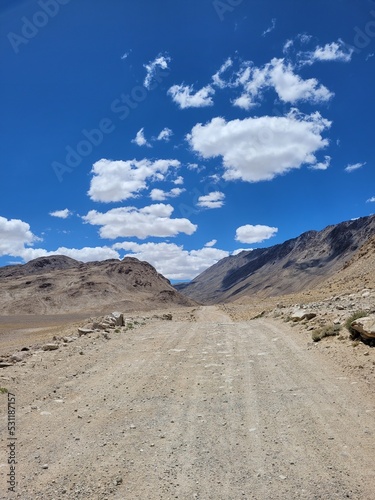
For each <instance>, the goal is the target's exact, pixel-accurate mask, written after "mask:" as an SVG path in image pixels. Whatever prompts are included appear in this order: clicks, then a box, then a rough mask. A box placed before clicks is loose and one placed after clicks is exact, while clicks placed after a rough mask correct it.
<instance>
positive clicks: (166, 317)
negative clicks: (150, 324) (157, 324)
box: [162, 313, 172, 321]
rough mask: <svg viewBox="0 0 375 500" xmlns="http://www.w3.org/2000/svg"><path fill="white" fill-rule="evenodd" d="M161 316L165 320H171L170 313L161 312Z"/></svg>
mask: <svg viewBox="0 0 375 500" xmlns="http://www.w3.org/2000/svg"><path fill="white" fill-rule="evenodd" d="M162 318H163V319H165V320H167V321H171V320H172V314H171V313H167V314H163V316H162Z"/></svg>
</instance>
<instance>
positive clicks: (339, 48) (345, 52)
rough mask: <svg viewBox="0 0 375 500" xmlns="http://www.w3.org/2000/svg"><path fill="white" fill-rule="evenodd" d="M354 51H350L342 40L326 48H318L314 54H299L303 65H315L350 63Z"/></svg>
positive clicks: (325, 46)
mask: <svg viewBox="0 0 375 500" xmlns="http://www.w3.org/2000/svg"><path fill="white" fill-rule="evenodd" d="M352 55H353V49H348V48H347V47H346V46H345V44H344V42H343V41H342V40H340V39H339V40H338V41H337V42H332V43H327V44H326V45H324V47H320V46H318V47H316V48H315V50H314V51H312V52H302V53H300V54H299V58H300V59H301V61H300V62H301V64H308V65H311V64H314V63H315V62H317V61H339V62H350V61H351V59H352Z"/></svg>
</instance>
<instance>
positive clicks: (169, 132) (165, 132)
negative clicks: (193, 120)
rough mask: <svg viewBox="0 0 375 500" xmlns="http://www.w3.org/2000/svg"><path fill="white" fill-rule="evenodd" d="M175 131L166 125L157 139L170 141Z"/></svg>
mask: <svg viewBox="0 0 375 500" xmlns="http://www.w3.org/2000/svg"><path fill="white" fill-rule="evenodd" d="M172 135H173V132H172V130H171V129H170V128H168V127H165V128H163V130H162V131H161V132H160V134H159V135H158V136H157V138H156V140H157V141H166V142H168V141H169V140H170V138H171V137H172Z"/></svg>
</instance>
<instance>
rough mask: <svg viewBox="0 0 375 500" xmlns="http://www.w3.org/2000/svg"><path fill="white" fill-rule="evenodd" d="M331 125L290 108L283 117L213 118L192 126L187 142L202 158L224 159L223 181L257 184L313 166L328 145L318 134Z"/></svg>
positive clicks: (317, 115) (314, 116)
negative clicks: (320, 152) (319, 153)
mask: <svg viewBox="0 0 375 500" xmlns="http://www.w3.org/2000/svg"><path fill="white" fill-rule="evenodd" d="M330 125H331V122H329V121H328V120H326V119H324V118H323V117H322V116H321V115H320V114H319V113H318V112H316V113H313V114H311V115H303V114H301V113H299V112H298V111H297V110H295V109H293V110H292V111H291V112H289V113H288V114H287V115H286V116H284V117H276V116H273V117H270V116H263V117H260V118H246V119H243V120H238V119H237V120H232V121H229V122H226V121H225V120H224V118H220V117H216V118H213V119H212V120H211V121H210V122H208V123H207V124H206V125H202V124H201V123H199V124H197V125H195V126H194V127H193V129H192V131H191V133H190V134H189V135H188V136H187V139H188V141H189V143H190V145H191V147H192V148H193V150H194V151H196V152H197V153H199V154H200V155H201V156H202V157H203V158H214V157H217V156H222V157H223V166H224V168H225V173H224V176H223V177H224V179H226V180H234V179H242V180H244V181H248V182H258V181H263V180H271V179H273V178H274V177H275V176H277V175H280V174H283V173H286V172H288V171H289V170H291V169H294V168H300V167H301V166H302V165H304V164H306V165H309V166H314V165H316V164H317V159H316V157H315V156H314V154H315V153H316V152H317V151H319V150H320V149H323V148H325V147H326V146H327V145H328V140H327V139H323V137H322V135H321V134H322V132H324V131H325V130H326V129H327V128H329V127H330Z"/></svg>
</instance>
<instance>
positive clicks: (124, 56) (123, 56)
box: [121, 50, 131, 61]
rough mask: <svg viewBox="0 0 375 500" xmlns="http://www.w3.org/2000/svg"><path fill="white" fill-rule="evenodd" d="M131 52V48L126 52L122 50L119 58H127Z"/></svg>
mask: <svg viewBox="0 0 375 500" xmlns="http://www.w3.org/2000/svg"><path fill="white" fill-rule="evenodd" d="M130 54H131V50H128V51H127V52H124V54H123V55H122V56H121V59H122V60H123V61H124V60H125V59H127V58H128V57H129V56H130Z"/></svg>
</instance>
